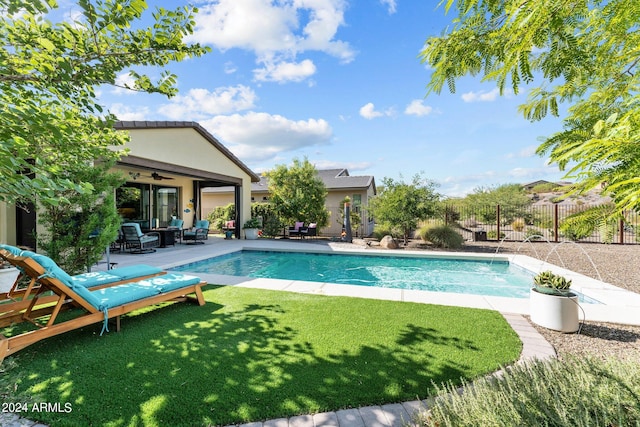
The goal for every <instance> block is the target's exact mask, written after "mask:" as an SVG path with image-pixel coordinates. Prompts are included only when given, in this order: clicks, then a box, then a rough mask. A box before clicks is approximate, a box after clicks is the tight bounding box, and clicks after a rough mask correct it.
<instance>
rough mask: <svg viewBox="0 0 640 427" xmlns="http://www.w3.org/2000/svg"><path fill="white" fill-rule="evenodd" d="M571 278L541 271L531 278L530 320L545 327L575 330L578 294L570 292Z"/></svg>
mask: <svg viewBox="0 0 640 427" xmlns="http://www.w3.org/2000/svg"><path fill="white" fill-rule="evenodd" d="M570 287H571V280H567V279H566V278H565V277H563V276H560V275H557V274H554V273H552V272H551V271H543V272H541V273H538V274H537V275H536V276H535V277H534V278H533V287H532V288H531V292H530V298H529V302H530V315H531V321H532V322H533V323H535V324H537V325H540V326H543V327H545V328H547V329H553V330H555V331H560V332H576V331H577V330H578V327H579V324H580V322H579V318H578V308H579V305H578V296H577V295H576V294H574V293H573V292H571V289H570Z"/></svg>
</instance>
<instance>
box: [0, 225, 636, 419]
mask: <svg viewBox="0 0 640 427" xmlns="http://www.w3.org/2000/svg"><path fill="white" fill-rule="evenodd" d="M245 248H246V249H260V250H285V251H318V252H347V253H364V254H382V255H394V256H441V257H452V258H457V257H464V258H470V257H471V258H477V259H493V258H495V259H506V260H509V261H510V262H513V263H514V264H516V265H519V266H521V267H523V268H526V269H528V270H531V271H534V272H537V271H543V270H552V271H554V272H556V273H559V274H564V275H566V276H567V277H568V278H570V279H572V280H573V283H574V285H575V286H574V287H575V288H576V289H577V290H578V291H580V292H581V293H583V294H585V295H587V296H589V297H591V298H594V299H596V300H599V301H601V302H603V303H605V304H598V305H596V304H583V307H584V314H585V315H586V320H590V321H599V322H600V321H601V322H611V323H623V324H632V325H640V315H638V313H640V295H638V294H635V293H633V292H629V291H626V290H624V289H621V288H618V287H615V286H612V285H610V284H607V283H603V282H601V281H598V280H595V279H591V278H589V277H586V276H583V275H581V274H577V273H574V272H571V271H570V270H567V269H563V268H560V267H557V266H555V265H552V264H547V263H544V262H542V261H539V260H537V259H535V258H531V257H528V256H525V255H508V254H499V255H492V254H481V253H473V254H470V253H453V252H432V251H429V252H424V251H409V250H403V251H390V250H374V249H364V248H362V247H357V246H355V245H350V244H345V243H337V242H336V243H329V242H326V241H320V240H316V241H314V240H306V241H300V240H266V239H264V240H255V241H252V240H235V239H234V240H224V239H222V238H213V237H210V238H209V240H207V241H206V244H204V245H182V244H176V246H175V247H169V248H163V249H158V250H157V251H156V252H155V253H151V254H145V255H133V254H128V253H124V254H120V253H116V254H110V262H112V263H117V266H118V267H125V266H127V265H134V264H149V265H154V266H158V267H161V268H163V269H165V270H170V269H171V268H173V267H176V266H179V265H183V264H188V263H192V262H196V261H200V260H203V259H207V258H211V257H215V256H219V255H224V254H227V253H231V252H236V251H239V250H242V249H245ZM106 265H107V264H106V262H103V263H101V264H99V265H97V266H94V267H93V270H105V269H106ZM197 275H198V276H200V277H201V278H202V279H203V280H206V281H207V282H209V283H212V284H221V285H231V286H243V287H253V288H262V289H272V290H283V291H291V292H304V293H313V294H322V295H341V296H351V297H363V298H377V299H389V300H395V301H411V302H418V303H429V304H441V305H453V306H461V307H470V308H482V309H490V310H497V311H499V312H500V313H501V314H502V315H503V316H504V318H505V319H506V320H507V322H508V323H509V324H510V326H511V327H512V328H513V330H514V331H515V332H516V333H517V334H518V336H519V337H520V340H521V341H522V343H523V348H522V353H521V354H520V361H519V362H526V361H527V360H532V359H546V358H550V357H555V355H556V353H555V350H554V348H553V346H551V344H549V343H548V342H547V341H546V340H545V339H544V338H543V337H542V335H540V334H539V333H538V332H537V331H536V329H535V328H534V327H533V326H531V324H530V323H529V322H528V321H527V320H526V319H525V318H524V317H523V315H527V314H528V313H529V301H528V299H526V298H525V299H521V298H504V297H489V296H477V295H463V294H455V293H445V292H428V291H414V290H402V289H389V288H372V287H366V286H352V285H335V284H325V283H317V282H305V281H292V280H275V279H254V278H246V277H245V278H242V277H234V276H224V275H217V274H201V273H197ZM581 320H583V319H582V318H581ZM425 405H426V402H424V401H417V400H416V401H410V402H403V403H395V404H388V405H381V406H368V407H364V408H352V409H346V410H339V411H335V412H326V413H321V414H314V415H301V416H296V417H291V418H288V419H287V418H279V419H274V420H269V421H264V422H253V423H247V424H242V425H241V427H318V426H336V427H380V426H385V427H386V426H388V427H400V426H403V425H406V424H407V423H409V422H410V420H411V416H412V415H413V414H414V413H415V412H416V411H420V410H423V409H424V408H425V407H426V406H425ZM0 425H2V426H7V427H18V426H33V427H46V426H45V425H43V424H39V423H35V422H33V421H30V420H28V419H25V418H21V417H19V415H17V414H10V413H4V414H0Z"/></svg>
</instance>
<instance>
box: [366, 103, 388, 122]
mask: <svg viewBox="0 0 640 427" xmlns="http://www.w3.org/2000/svg"><path fill="white" fill-rule="evenodd" d="M394 114H395V111H394V109H393V108H388V109H386V110H385V111H376V107H375V105H373V102H369V103H367V104H365V105H363V106H362V107H360V115H361V116H362V117H364V118H365V119H367V120H372V119H375V118H376V117H382V116H393V115H394Z"/></svg>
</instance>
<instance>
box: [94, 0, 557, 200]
mask: <svg viewBox="0 0 640 427" xmlns="http://www.w3.org/2000/svg"><path fill="white" fill-rule="evenodd" d="M148 3H149V6H150V9H154V8H155V6H163V7H166V8H175V7H176V6H178V5H180V4H183V3H182V2H179V1H149V2H148ZM437 3H438V2H437V1H417V0H412V1H408V0H368V1H364V0H355V1H346V0H277V1H270V0H218V1H196V2H195V3H194V4H195V5H197V7H199V9H200V13H199V15H198V17H197V27H196V31H195V34H194V35H193V37H191V40H192V41H197V42H200V43H201V44H203V45H207V46H210V47H211V48H212V52H211V53H210V54H208V55H206V56H204V57H202V58H197V59H192V60H188V61H185V62H183V63H179V64H174V65H172V66H171V67H170V69H171V70H172V71H173V72H175V73H176V74H177V75H178V88H179V91H180V94H179V95H178V96H177V97H175V98H172V99H166V98H163V97H160V96H158V95H147V94H139V93H132V92H126V91H123V90H114V89H113V88H104V89H103V90H102V91H101V92H100V97H101V101H102V102H103V103H104V105H105V106H106V107H108V108H109V109H110V111H112V112H113V113H115V114H116V115H118V117H119V118H120V119H121V120H186V121H197V122H199V123H200V124H201V125H203V126H204V127H205V128H207V129H208V130H209V131H210V132H211V133H212V134H213V135H215V136H216V137H217V138H218V139H219V140H220V141H221V142H222V143H223V144H225V145H226V146H227V147H228V148H229V149H230V150H231V151H232V152H234V153H235V154H236V155H237V156H238V157H239V158H240V159H241V160H242V161H243V162H245V163H246V164H247V165H248V166H249V167H250V168H251V169H253V170H254V171H255V172H258V173H260V172H263V171H265V170H269V169H270V168H272V167H273V166H274V165H278V164H290V163H291V160H292V159H293V158H299V159H303V158H305V157H306V158H308V159H309V161H310V162H312V163H314V164H315V165H316V167H317V168H319V169H325V168H336V167H338V168H342V167H344V168H348V169H349V172H350V173H351V175H373V176H375V178H376V180H377V182H378V183H380V182H381V181H382V178H383V177H390V178H393V179H400V177H401V176H402V177H404V178H405V179H406V180H409V179H410V178H411V177H412V176H413V175H415V174H416V173H423V175H424V176H425V177H426V178H429V179H432V180H434V181H436V182H437V183H439V185H440V186H439V189H438V191H439V192H440V193H442V194H445V195H450V196H462V195H464V194H467V193H469V192H471V191H472V190H473V189H474V188H477V187H481V186H482V187H486V186H491V185H497V184H505V183H525V182H531V181H535V180H538V179H546V180H559V179H560V178H561V177H562V173H561V172H559V171H558V169H557V167H555V166H548V165H546V160H545V159H543V158H540V157H539V156H537V155H535V153H534V151H535V148H536V147H537V146H538V145H539V143H540V137H543V136H548V135H551V134H552V133H554V132H556V131H558V130H560V129H561V123H560V121H559V120H556V119H545V120H544V121H543V122H538V123H530V122H528V121H526V120H525V119H523V118H522V117H521V115H520V114H519V113H518V112H517V106H518V105H519V104H520V103H522V102H524V101H525V99H526V91H522V92H521V93H520V94H518V95H517V96H515V95H513V94H511V95H507V96H503V97H500V96H497V91H496V89H495V85H493V84H487V83H484V84H483V83H481V82H480V81H479V79H477V78H465V79H462V80H460V81H459V82H458V84H457V92H456V93H455V94H450V93H449V92H448V91H446V90H445V91H443V93H442V94H441V95H436V94H431V95H430V96H429V97H427V98H425V95H426V85H427V83H428V81H429V77H430V73H431V71H430V70H429V69H428V68H427V67H425V65H423V64H421V63H420V61H419V58H418V55H419V52H420V49H421V47H422V45H423V43H424V41H425V40H426V39H427V37H429V36H430V35H435V34H440V33H441V32H442V30H443V29H444V28H446V27H447V25H450V23H451V21H452V19H453V16H445V14H444V11H443V9H442V8H437V7H436V4H437ZM184 4H186V3H184ZM151 74H152V75H159V70H158V71H157V72H156V71H151ZM127 78H128V77H127V76H126V75H122V76H121V82H126V81H127Z"/></svg>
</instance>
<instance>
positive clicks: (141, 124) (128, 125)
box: [114, 121, 260, 182]
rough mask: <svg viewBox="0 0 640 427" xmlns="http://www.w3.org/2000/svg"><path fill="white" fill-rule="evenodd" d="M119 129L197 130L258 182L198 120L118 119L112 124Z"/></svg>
mask: <svg viewBox="0 0 640 427" xmlns="http://www.w3.org/2000/svg"><path fill="white" fill-rule="evenodd" d="M114 127H115V128H116V129H119V130H132V129H180V128H191V129H193V130H195V131H196V132H198V133H199V134H200V135H201V136H202V137H203V138H204V139H205V140H207V141H208V142H209V143H210V144H211V145H213V146H214V147H215V148H216V149H217V150H218V151H220V152H221V153H222V154H224V155H225V156H226V157H227V158H228V159H229V160H231V161H232V162H233V163H235V164H236V165H237V166H238V167H239V168H240V169H242V170H243V171H244V172H246V173H247V175H249V176H250V177H251V182H260V177H259V176H258V175H257V174H256V173H255V172H253V171H252V170H251V169H249V167H248V166H247V165H245V164H244V163H243V162H242V161H241V160H240V159H239V158H237V157H236V156H235V154H233V153H232V152H231V151H229V149H228V148H227V147H225V146H224V145H222V143H220V141H218V140H217V139H216V137H214V136H213V135H211V133H209V131H207V130H206V129H205V128H204V127H202V126H201V125H200V124H199V123H198V122H185V121H119V122H116V124H115V125H114Z"/></svg>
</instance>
